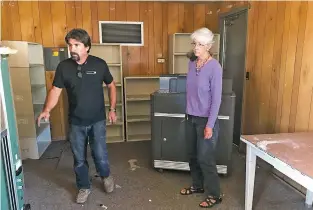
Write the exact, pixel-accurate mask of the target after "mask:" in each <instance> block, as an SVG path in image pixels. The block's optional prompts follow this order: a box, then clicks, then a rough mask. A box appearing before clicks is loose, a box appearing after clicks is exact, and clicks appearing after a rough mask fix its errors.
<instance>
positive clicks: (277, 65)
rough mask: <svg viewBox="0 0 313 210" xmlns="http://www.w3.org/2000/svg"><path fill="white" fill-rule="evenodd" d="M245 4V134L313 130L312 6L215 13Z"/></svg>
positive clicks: (267, 5) (271, 5) (226, 5)
mask: <svg viewBox="0 0 313 210" xmlns="http://www.w3.org/2000/svg"><path fill="white" fill-rule="evenodd" d="M247 4H248V5H250V9H249V12H248V40H247V48H246V49H247V52H246V71H249V72H250V74H251V77H250V80H247V81H246V84H245V90H244V91H245V96H244V99H245V101H244V114H243V116H244V117H243V131H244V133H247V134H251V133H274V132H294V131H308V130H312V129H313V111H312V110H313V109H312V108H313V103H312V101H313V94H312V92H313V85H312V82H310V81H312V80H313V69H312V67H313V61H312V59H311V58H310V55H311V54H312V53H313V38H312V37H313V29H312V25H313V17H312V14H313V12H311V11H312V9H313V2H310V1H301V2H288V1H287V2H286V1H285V2H282V1H277V2H275V1H274V2H273V1H272V2H256V1H253V2H250V3H246V2H222V3H220V5H219V10H218V11H219V13H220V14H221V13H224V12H228V11H231V10H232V9H234V8H236V7H240V6H242V5H247Z"/></svg>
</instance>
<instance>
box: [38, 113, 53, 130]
mask: <svg viewBox="0 0 313 210" xmlns="http://www.w3.org/2000/svg"><path fill="white" fill-rule="evenodd" d="M49 117H50V113H49V112H47V111H44V112H41V113H40V115H39V117H38V119H37V125H38V127H39V126H40V120H41V119H42V118H44V120H45V121H48V120H49Z"/></svg>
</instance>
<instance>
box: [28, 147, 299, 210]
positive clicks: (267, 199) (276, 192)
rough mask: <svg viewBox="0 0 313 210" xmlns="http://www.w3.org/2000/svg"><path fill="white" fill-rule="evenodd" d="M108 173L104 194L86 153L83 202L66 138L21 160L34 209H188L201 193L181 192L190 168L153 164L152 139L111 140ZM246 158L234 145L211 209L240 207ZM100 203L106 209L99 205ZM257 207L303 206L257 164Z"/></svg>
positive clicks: (195, 205) (275, 209) (287, 208)
mask: <svg viewBox="0 0 313 210" xmlns="http://www.w3.org/2000/svg"><path fill="white" fill-rule="evenodd" d="M108 147H109V156H110V162H111V169H112V173H113V175H114V177H115V180H116V183H115V184H116V189H115V191H114V192H113V193H112V194H105V193H104V192H103V191H102V186H101V182H100V180H99V178H96V177H94V176H93V175H94V174H95V167H94V164H93V162H92V159H91V157H90V154H89V155H88V157H89V165H90V172H91V173H90V174H91V175H92V176H93V189H92V193H91V194H90V196H89V198H88V201H87V203H85V204H84V205H78V204H76V203H75V202H74V201H75V195H76V188H75V177H74V173H73V169H72V164H73V163H72V162H73V158H72V154H71V151H70V148H69V144H68V143H67V142H55V143H53V144H52V145H51V146H50V147H49V148H48V150H47V151H46V153H45V154H44V155H43V157H42V159H41V160H27V161H25V162H24V174H25V199H26V202H28V203H30V204H31V209H32V210H67V209H73V210H74V209H75V210H80V209H85V210H87V209H88V210H98V209H100V210H101V209H106V208H105V207H107V209H108V210H115V209H119V210H128V209H131V210H141V209H142V210H149V209H151V210H176V209H177V210H187V209H188V210H192V209H200V208H198V204H199V202H200V201H201V200H202V196H201V195H197V196H195V195H191V196H189V197H186V196H182V195H179V190H180V188H181V187H186V186H188V185H189V184H190V176H189V174H188V172H180V171H164V172H163V173H160V172H158V171H156V170H154V169H153V168H152V167H151V159H150V148H151V147H150V142H133V143H119V144H109V145H108ZM130 159H136V160H137V165H138V166H139V167H140V168H136V170H134V171H133V170H130V164H129V162H128V160H130ZM244 183H245V157H243V156H242V155H239V154H238V152H237V149H236V148H235V149H234V153H233V173H232V175H231V176H230V177H221V185H222V191H223V193H224V194H225V197H224V200H223V203H222V204H220V205H218V206H215V207H214V208H213V209H223V210H244ZM101 204H103V205H104V206H105V207H101V206H100V205H101ZM254 209H255V210H272V209H273V210H301V209H305V208H304V197H303V195H301V194H300V193H298V192H296V191H295V190H294V189H292V188H291V187H289V186H288V185H286V184H284V183H282V182H281V181H280V180H278V179H277V178H275V177H274V176H273V175H271V173H270V172H269V169H268V168H266V167H265V168H264V167H258V169H257V172H256V183H255V195H254Z"/></svg>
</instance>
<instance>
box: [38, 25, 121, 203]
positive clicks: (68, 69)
mask: <svg viewBox="0 0 313 210" xmlns="http://www.w3.org/2000/svg"><path fill="white" fill-rule="evenodd" d="M65 41H66V43H67V45H68V47H69V51H70V54H71V58H68V59H66V60H64V61H62V62H60V63H59V65H58V67H57V69H56V73H55V77H54V81H53V86H52V89H51V90H50V91H49V94H48V96H47V99H46V103H45V106H44V109H43V111H42V113H41V114H40V116H39V117H38V122H37V123H38V126H39V125H40V120H41V119H45V120H48V118H49V117H50V111H51V110H52V109H53V108H54V107H55V105H56V104H57V102H58V99H59V96H60V94H61V91H62V88H66V91H67V95H68V101H69V125H70V126H69V141H70V145H71V150H72V153H73V156H74V171H75V175H76V185H77V188H78V189H79V192H78V195H77V198H76V201H77V203H84V202H85V201H86V200H87V198H88V195H89V194H90V185H91V183H90V178H89V172H88V168H89V166H88V163H87V160H86V159H87V158H86V150H87V144H88V143H87V141H88V140H89V144H90V148H91V154H92V157H93V160H94V163H95V166H96V169H97V172H98V173H99V175H100V177H101V178H102V180H103V185H104V189H105V191H106V192H112V191H113V189H114V181H113V178H112V176H111V175H110V167H109V161H108V154H107V148H106V112H105V105H104V104H105V103H104V94H103V82H104V83H105V84H106V85H107V87H108V88H109V98H110V110H109V114H108V115H109V116H108V119H109V121H110V123H114V122H116V113H115V105H116V86H115V82H114V81H113V77H112V75H111V73H110V71H109V68H108V66H107V64H106V62H105V61H104V60H102V59H100V58H98V57H95V56H92V55H89V52H90V48H91V40H90V37H89V35H88V33H87V32H86V31H85V30H83V29H73V30H71V31H70V32H69V33H68V34H67V35H66V37H65Z"/></svg>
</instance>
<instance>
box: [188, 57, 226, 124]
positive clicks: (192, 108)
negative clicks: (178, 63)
mask: <svg viewBox="0 0 313 210" xmlns="http://www.w3.org/2000/svg"><path fill="white" fill-rule="evenodd" d="M222 75H223V73H222V68H221V65H220V63H219V62H218V61H217V60H215V59H213V58H212V59H211V60H210V61H208V62H207V63H206V64H205V65H204V66H203V67H202V69H201V70H200V72H199V74H198V75H197V74H196V61H190V62H189V70H188V74H187V86H186V88H187V108H186V112H187V114H189V115H193V116H199V117H208V122H207V125H206V126H207V127H210V128H213V127H214V124H215V121H216V119H217V117H218V112H219V108H220V104H221V98H222Z"/></svg>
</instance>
